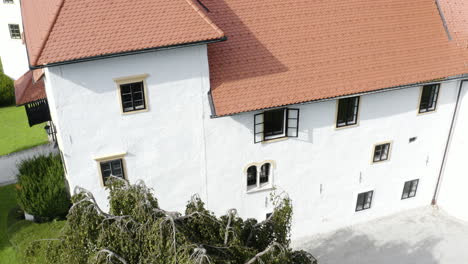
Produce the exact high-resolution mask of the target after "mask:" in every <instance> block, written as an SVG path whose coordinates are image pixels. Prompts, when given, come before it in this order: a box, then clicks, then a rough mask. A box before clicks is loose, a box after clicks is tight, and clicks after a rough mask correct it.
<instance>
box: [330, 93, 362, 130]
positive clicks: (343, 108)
mask: <svg viewBox="0 0 468 264" xmlns="http://www.w3.org/2000/svg"><path fill="white" fill-rule="evenodd" d="M358 111H359V97H358V96H357V97H351V98H344V99H340V100H339V101H338V113H337V119H336V126H337V127H343V126H349V125H355V124H357V117H358Z"/></svg>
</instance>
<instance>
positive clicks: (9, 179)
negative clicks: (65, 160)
mask: <svg viewBox="0 0 468 264" xmlns="http://www.w3.org/2000/svg"><path fill="white" fill-rule="evenodd" d="M57 151H58V150H57V149H56V148H54V144H52V143H51V144H45V145H40V146H37V147H34V148H30V149H26V150H22V151H18V152H14V153H11V154H8V155H4V156H0V186H1V185H4V184H9V183H13V182H16V176H17V174H18V164H19V163H20V162H21V161H23V160H25V159H30V158H32V157H35V156H39V155H47V154H49V153H57Z"/></svg>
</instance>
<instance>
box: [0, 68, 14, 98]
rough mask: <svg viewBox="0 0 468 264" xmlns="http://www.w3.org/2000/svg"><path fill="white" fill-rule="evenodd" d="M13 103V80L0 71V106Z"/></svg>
mask: <svg viewBox="0 0 468 264" xmlns="http://www.w3.org/2000/svg"><path fill="white" fill-rule="evenodd" d="M14 103H15V86H14V83H13V80H12V79H11V78H10V77H8V76H7V75H5V74H3V73H1V72H0V106H9V105H12V104H14Z"/></svg>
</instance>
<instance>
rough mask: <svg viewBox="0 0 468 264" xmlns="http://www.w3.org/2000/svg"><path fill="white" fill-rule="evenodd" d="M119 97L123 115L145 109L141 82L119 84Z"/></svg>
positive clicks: (143, 88)
mask: <svg viewBox="0 0 468 264" xmlns="http://www.w3.org/2000/svg"><path fill="white" fill-rule="evenodd" d="M120 96H121V99H122V111H123V112H124V113H128V112H133V111H139V110H144V109H146V102H145V87H144V83H143V81H141V82H134V83H126V84H120Z"/></svg>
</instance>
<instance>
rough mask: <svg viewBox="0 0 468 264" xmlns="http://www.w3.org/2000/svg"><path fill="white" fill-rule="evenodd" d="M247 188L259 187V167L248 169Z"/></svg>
mask: <svg viewBox="0 0 468 264" xmlns="http://www.w3.org/2000/svg"><path fill="white" fill-rule="evenodd" d="M247 187H252V188H253V187H257V166H250V167H249V168H248V169H247Z"/></svg>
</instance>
